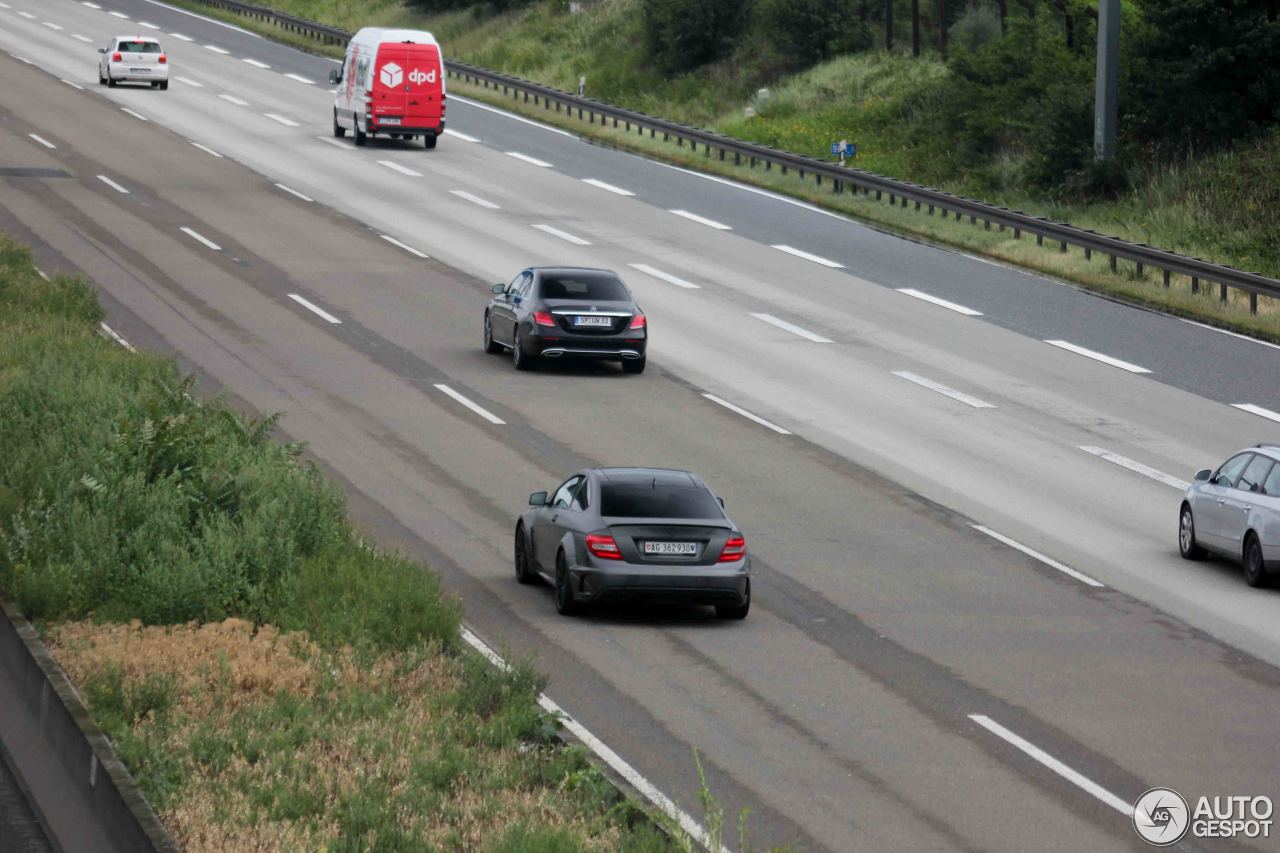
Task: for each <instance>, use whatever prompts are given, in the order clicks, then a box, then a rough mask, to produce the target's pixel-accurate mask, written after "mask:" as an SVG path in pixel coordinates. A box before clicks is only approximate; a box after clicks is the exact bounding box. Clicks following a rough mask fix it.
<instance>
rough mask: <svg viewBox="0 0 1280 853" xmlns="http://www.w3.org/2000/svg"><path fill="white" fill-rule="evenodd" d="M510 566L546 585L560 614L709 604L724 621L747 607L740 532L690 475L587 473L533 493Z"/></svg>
mask: <svg viewBox="0 0 1280 853" xmlns="http://www.w3.org/2000/svg"><path fill="white" fill-rule="evenodd" d="M515 569H516V580H518V581H519V582H520V583H525V584H528V583H536V582H537V580H538V578H542V579H544V580H546V581H547V583H550V584H551V585H552V586H553V587H554V588H555V603H556V610H557V611H559V612H560V613H562V614H565V615H570V614H573V613H576V612H578V611H580V610H581V609H582V608H583V607H584V606H586V605H588V604H591V603H594V602H611V601H646V600H652V601H671V602H681V603H688V604H711V605H714V606H715V609H716V614H717V615H718V616H720V617H721V618H723V619H743V618H746V615H747V611H748V610H750V609H751V570H750V569H751V567H750V559H749V558H748V556H747V543H746V540H745V539H744V538H743V535H742V531H740V530H739V529H738V527H737V525H735V524H734V523H733V522H732V521H730V520H729V517H728V516H727V515H725V512H724V502H723V501H722V500H721V499H719V498H717V497H716V496H715V495H714V494H712V492H711V489H709V488H707V484H706V483H704V482H703V481H702V480H701V478H699V477H698V476H697V475H696V474H691V473H689V472H688V471H672V470H668V469H665V468H591V469H587V470H583V471H579V472H577V473H576V474H574V475H573V476H571V477H569V479H567V480H565V481H564V482H563V483H561V484H560V486H559V488H557V489H556V490H555V491H554V492H553V493H552V494H551V496H550V497H548V496H547V493H546V492H534V493H533V494H532V495H530V496H529V509H527V510H525V511H524V512H523V513H521V514H520V519H519V521H517V522H516V531H515Z"/></svg>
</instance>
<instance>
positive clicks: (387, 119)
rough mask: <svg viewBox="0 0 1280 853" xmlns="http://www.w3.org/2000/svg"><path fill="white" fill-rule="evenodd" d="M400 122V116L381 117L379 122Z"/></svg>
mask: <svg viewBox="0 0 1280 853" xmlns="http://www.w3.org/2000/svg"><path fill="white" fill-rule="evenodd" d="M399 123H400V119H398V118H380V119H378V124H399Z"/></svg>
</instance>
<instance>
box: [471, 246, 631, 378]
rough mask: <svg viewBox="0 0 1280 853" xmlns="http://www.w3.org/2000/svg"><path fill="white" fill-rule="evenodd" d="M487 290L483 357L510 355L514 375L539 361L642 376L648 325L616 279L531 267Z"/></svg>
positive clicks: (586, 271) (581, 271)
mask: <svg viewBox="0 0 1280 853" xmlns="http://www.w3.org/2000/svg"><path fill="white" fill-rule="evenodd" d="M491 289H492V290H493V298H492V299H490V300H489V304H488V305H486V306H485V309H484V351H485V352H488V353H499V352H502V351H503V350H504V349H506V350H510V351H511V360H512V362H514V364H515V366H516V370H529V369H531V368H532V367H533V366H534V365H535V364H536V363H537V360H538V359H539V358H590V359H605V360H609V361H620V362H622V370H623V372H625V373H643V372H644V364H645V347H646V345H647V344H648V341H649V321H648V319H647V318H646V317H645V315H644V312H643V311H641V310H640V306H638V305H636V302H635V299H633V298H632V296H631V291H629V290H627V286H626V285H625V284H623V283H622V279H620V278H618V275H617V273H613V272H610V271H609V270H597V269H585V268H582V267H530V268H529V269H527V270H524V271H522V272H521V273H520V274H519V275H517V276H516V277H515V278H514V279H512V280H511V283H510V284H495V285H494V286H493V287H492V288H491Z"/></svg>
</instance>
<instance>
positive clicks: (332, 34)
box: [200, 0, 1280, 314]
mask: <svg viewBox="0 0 1280 853" xmlns="http://www.w3.org/2000/svg"><path fill="white" fill-rule="evenodd" d="M200 2H202V3H204V4H205V5H208V6H213V7H217V8H220V9H226V10H229V11H233V12H236V13H238V14H241V15H245V16H247V17H251V18H256V19H258V20H261V21H265V22H269V23H273V24H275V25H276V26H279V27H281V28H283V29H285V30H288V31H290V32H294V33H298V34H300V35H304V36H307V37H309V38H313V39H316V40H317V41H320V42H321V43H324V44H339V45H341V44H345V43H346V42H347V41H348V40H349V39H350V38H351V33H348V32H346V31H345V30H341V29H338V28H337V27H330V26H326V25H325V24H318V23H315V22H314V21H308V20H306V19H304V18H299V17H297V16H295V15H287V14H284V13H282V12H276V11H275V10H273V9H269V8H267V7H265V6H258V5H255V4H252V3H241V2H238V0H200ZM445 66H446V70H447V73H448V74H449V75H450V76H452V77H456V78H459V79H462V80H464V81H466V82H468V83H471V84H474V85H479V86H482V87H484V88H486V89H493V90H494V91H495V92H496V91H498V90H501V91H502V94H503V95H504V96H506V97H510V98H512V99H516V100H519V99H523V101H524V102H525V103H529V102H530V101H532V103H533V104H534V105H535V106H542V107H543V108H545V109H548V110H550V109H552V108H554V109H555V111H556V112H557V113H561V112H563V113H566V114H569V115H573V114H574V112H575V111H576V113H577V118H579V119H585V120H587V121H589V122H590V123H592V124H595V122H596V119H597V118H599V120H600V124H601V126H605V125H606V124H607V123H609V122H612V126H613V127H614V128H620V129H622V130H624V131H626V132H632V131H634V132H636V133H637V134H639V135H641V136H643V135H644V134H645V132H646V131H648V134H649V137H650V138H651V139H654V138H657V135H658V134H659V133H661V134H662V139H663V141H668V142H669V141H671V140H672V139H674V140H675V142H676V144H677V145H680V146H683V145H684V143H686V142H688V143H689V150H690V151H692V152H694V153H697V151H698V147H699V146H701V147H702V150H703V151H704V152H705V154H706V156H707V157H711V156H712V152H716V153H717V155H718V159H720V160H727V159H728V157H730V156H732V157H733V162H734V163H735V164H738V165H741V164H743V163H746V164H748V165H750V166H751V167H752V168H755V167H756V166H763V167H764V168H765V169H766V170H772V169H773V168H774V167H777V168H778V169H779V170H780V171H781V173H782V174H784V175H785V174H788V170H795V171H796V172H797V174H798V176H799V177H800V178H801V179H802V180H805V179H808V178H809V177H810V176H812V177H813V180H814V182H815V183H816V184H817V185H818V186H822V184H823V180H824V179H825V180H826V182H827V186H829V187H830V188H831V191H832V192H834V193H843V192H846V191H847V192H861V193H863V194H865V195H870V194H872V193H875V197H876V200H877V201H879V200H884V199H885V198H886V197H887V200H888V202H889V204H891V205H895V206H897V205H901V207H903V208H906V207H908V206H909V205H912V204H914V206H915V209H916V210H918V211H922V212H923V211H924V210H925V209H926V208H927V211H928V213H929V215H931V216H932V215H934V214H937V215H940V216H943V217H946V216H954V217H955V219H956V221H957V222H959V221H960V220H961V219H963V218H964V217H968V219H969V222H970V224H972V225H975V226H976V225H977V224H978V223H979V222H981V223H982V226H983V228H985V229H987V230H990V229H991V226H992V225H995V226H996V227H997V228H999V229H1000V230H1001V231H1005V230H1009V231H1011V232H1012V234H1013V236H1014V238H1015V239H1021V238H1022V236H1023V234H1026V235H1028V236H1034V237H1035V238H1036V243H1037V244H1038V245H1044V243H1045V241H1046V240H1047V241H1049V243H1050V244H1057V246H1058V250H1059V251H1061V252H1066V251H1067V249H1068V248H1070V247H1072V246H1074V247H1076V248H1078V249H1083V250H1084V253H1085V257H1086V258H1089V257H1092V255H1093V253H1094V252H1097V253H1099V254H1101V255H1105V256H1107V257H1108V258H1110V261H1111V270H1112V272H1119V269H1118V262H1119V261H1122V260H1123V261H1129V262H1131V263H1132V264H1134V272H1135V273H1136V274H1137V275H1138V276H1142V275H1143V274H1144V273H1145V271H1146V270H1147V268H1150V269H1152V270H1160V271H1161V272H1162V274H1163V279H1164V282H1163V283H1164V286H1165V287H1169V286H1170V278H1171V277H1172V276H1173V275H1182V276H1186V277H1188V278H1189V279H1190V280H1191V292H1192V293H1198V292H1199V291H1200V288H1201V286H1202V284H1209V283H1213V284H1217V285H1218V287H1219V293H1218V298H1219V300H1220V301H1222V302H1226V301H1227V298H1228V296H1227V294H1228V290H1229V289H1236V290H1240V291H1243V292H1245V293H1247V294H1249V311H1250V312H1251V313H1253V314H1257V313H1258V296H1259V295H1261V296H1268V297H1272V298H1276V299H1280V280H1276V279H1273V278H1268V277H1267V276H1264V275H1262V274H1261V273H1256V272H1246V271H1244V270H1238V269H1236V268H1234V267H1229V266H1225V265H1223V264H1215V263H1211V262H1209V261H1205V260H1203V259H1201V258H1193V257H1189V256H1187V255H1180V254H1178V253H1176V252H1170V251H1167V250H1165V249H1157V248H1155V247H1153V246H1149V245H1147V244H1146V243H1133V242H1130V241H1128V240H1122V239H1120V238H1119V237H1109V236H1107V235H1105V234H1099V233H1097V232H1096V231H1091V230H1089V229H1087V228H1077V227H1075V226H1074V225H1070V224H1067V223H1065V222H1055V221H1053V220H1051V219H1046V218H1044V217H1040V216H1031V215H1030V214H1026V213H1023V212H1022V211H1018V210H1010V209H1008V208H1005V207H997V206H995V205H990V204H986V203H984V202H981V201H977V200H975V199H971V198H965V197H964V196H958V195H952V194H951V193H948V192H944V191H942V190H936V189H932V188H930V187H925V186H920V185H918V184H912V183H908V182H906V181H899V180H895V179H893V178H886V177H883V176H882V175H876V174H873V173H871V172H864V171H862V170H861V169H854V168H850V167H846V166H841V165H838V164H836V163H828V162H824V161H822V160H815V159H814V158H812V157H806V156H804V155H802V154H793V153H791V152H788V151H780V150H778V149H776V148H771V147H769V146H767V145H759V144H756V143H753V142H744V141H742V140H740V139H734V138H733V137H729V136H723V135H721V134H718V133H714V132H712V131H709V130H702V129H701V128H696V127H688V126H685V125H682V124H677V123H676V122H673V121H667V120H666V119H661V118H655V117H654V116H650V115H646V114H644V113H640V112H636V111H634V110H628V109H624V108H622V107H615V106H612V105H610V104H606V103H602V102H600V101H596V100H594V99H592V98H587V97H584V96H581V95H573V94H570V93H568V92H562V91H560V90H559V89H553V88H551V87H550V86H544V85H542V84H540V83H533V82H530V81H528V80H522V79H521V78H519V77H512V76H510V75H507V74H499V73H497V72H496V71H489V70H487V69H484V68H479V67H477V66H474V65H467V64H466V63H462V62H457V61H454V60H446V61H445Z"/></svg>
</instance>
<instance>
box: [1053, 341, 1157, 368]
mask: <svg viewBox="0 0 1280 853" xmlns="http://www.w3.org/2000/svg"><path fill="white" fill-rule="evenodd" d="M1045 343H1046V344H1048V345H1049V346H1054V347H1057V348H1058V349H1064V350H1066V351H1067V352H1073V353H1075V354H1076V355H1082V356H1084V357H1085V358H1091V359H1093V360H1094V361H1098V362H1101V363H1103V364H1109V365H1111V366H1112V367H1118V368H1120V369H1121V370H1127V371H1129V372H1130V373H1150V372H1151V371H1150V370H1147V369H1146V368H1145V367H1140V366H1139V365H1136V364H1132V363H1130V362H1127V361H1122V360H1120V359H1118V358H1113V357H1112V356H1109V355H1104V354H1103V353H1100V352H1094V351H1093V350H1091V349H1085V348H1084V347H1082V346H1080V345H1079V344H1073V343H1071V342H1070V341H1059V340H1053V341H1048V340H1047V341H1045Z"/></svg>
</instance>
